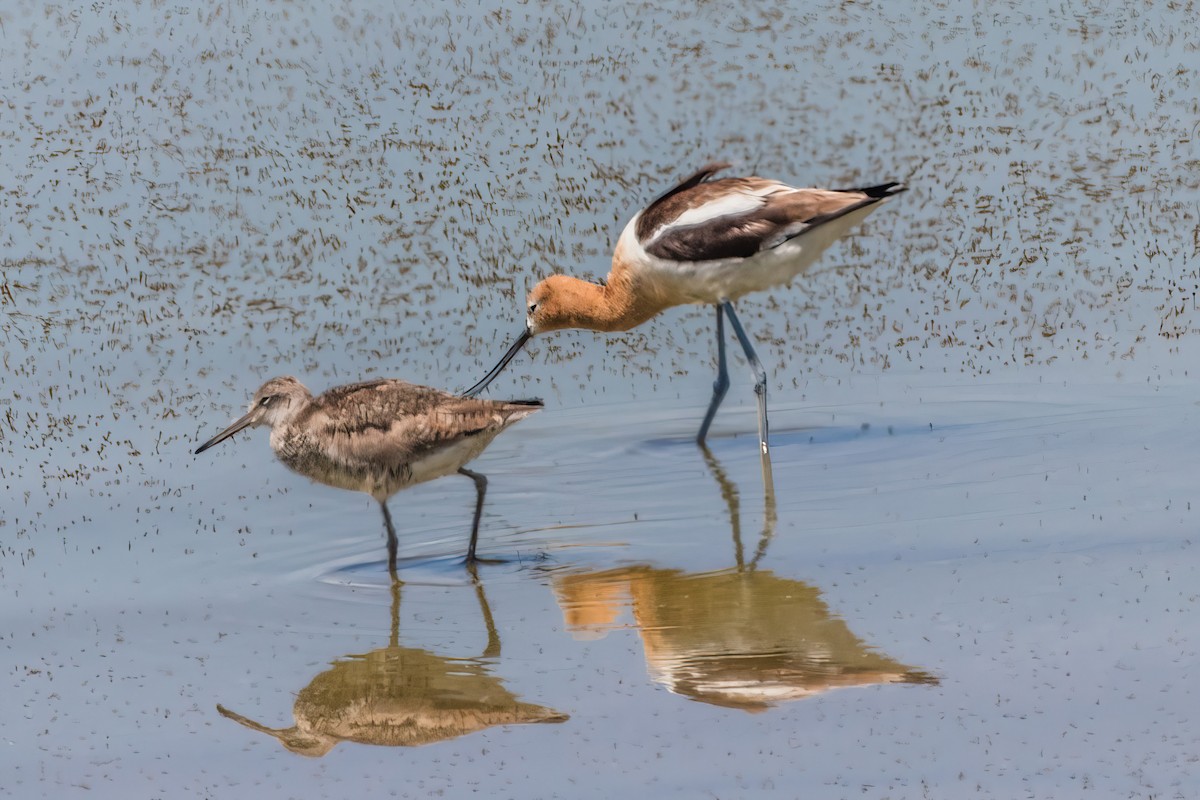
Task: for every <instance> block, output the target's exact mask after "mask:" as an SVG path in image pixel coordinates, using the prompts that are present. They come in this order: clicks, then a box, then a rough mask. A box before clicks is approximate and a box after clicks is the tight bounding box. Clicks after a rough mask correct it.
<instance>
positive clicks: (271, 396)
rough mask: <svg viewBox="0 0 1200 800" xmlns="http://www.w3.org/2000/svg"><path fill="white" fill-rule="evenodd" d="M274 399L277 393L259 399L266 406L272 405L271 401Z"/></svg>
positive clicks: (260, 403) (261, 404)
mask: <svg viewBox="0 0 1200 800" xmlns="http://www.w3.org/2000/svg"><path fill="white" fill-rule="evenodd" d="M274 399H275V395H270V396H268V397H264V398H263V399H262V400H260V401H258V404H259V405H260V406H263V407H264V408H265V407H267V406H269V405H271V401H272V400H274Z"/></svg>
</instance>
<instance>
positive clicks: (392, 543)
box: [379, 500, 400, 578]
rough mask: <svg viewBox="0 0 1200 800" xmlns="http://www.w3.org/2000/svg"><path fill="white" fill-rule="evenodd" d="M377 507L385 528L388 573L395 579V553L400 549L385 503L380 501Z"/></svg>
mask: <svg viewBox="0 0 1200 800" xmlns="http://www.w3.org/2000/svg"><path fill="white" fill-rule="evenodd" d="M379 507H380V508H382V509H383V524H384V526H385V527H386V528H387V537H388V572H390V573H392V577H393V578H395V577H396V551H397V550H399V549H400V542H399V540H398V539H396V529H395V528H394V527H393V526H392V515H391V513H390V512H389V511H388V507H387V501H386V500H381V501H380V503H379Z"/></svg>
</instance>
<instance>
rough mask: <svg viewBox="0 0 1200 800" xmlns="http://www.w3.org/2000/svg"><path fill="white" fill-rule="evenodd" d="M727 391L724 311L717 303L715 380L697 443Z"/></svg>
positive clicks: (727, 375) (727, 372) (703, 436)
mask: <svg viewBox="0 0 1200 800" xmlns="http://www.w3.org/2000/svg"><path fill="white" fill-rule="evenodd" d="M727 391H729V370H728V369H727V368H726V367H725V311H724V310H723V309H722V308H721V306H720V305H718V306H717V380H716V381H715V382H714V383H713V396H712V401H711V402H710V403H709V404H708V411H707V412H705V414H704V423H703V424H702V425H701V426H700V432H699V433H698V434H696V442H697V443H699V444H704V438H705V437H706V436H708V426H709V425H711V424H712V421H713V417H715V416H716V415H717V407H718V406H720V405H721V401H722V400H724V399H725V392H727Z"/></svg>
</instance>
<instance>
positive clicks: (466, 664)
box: [217, 576, 568, 756]
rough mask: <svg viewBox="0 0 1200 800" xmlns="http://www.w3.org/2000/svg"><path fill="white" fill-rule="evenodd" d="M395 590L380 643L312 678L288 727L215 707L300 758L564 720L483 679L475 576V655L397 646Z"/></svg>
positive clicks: (495, 650) (487, 614) (495, 640)
mask: <svg viewBox="0 0 1200 800" xmlns="http://www.w3.org/2000/svg"><path fill="white" fill-rule="evenodd" d="M473 577H474V576H473ZM400 586H401V583H400V582H399V581H393V582H392V633H391V639H390V641H389V643H388V646H387V647H382V648H380V649H378V650H372V651H371V652H369V653H365V654H363V655H350V656H346V657H345V658H343V659H340V660H338V661H335V662H334V663H333V667H332V668H330V669H329V670H327V671H325V672H322V673H321V674H320V675H317V676H316V677H315V678H313V679H312V681H310V682H309V684H308V686H306V687H304V688H303V689H301V690H300V692H299V693H298V694H297V695H296V702H295V705H294V706H293V710H292V713H293V716H294V717H295V720H296V722H295V724H294V725H292V726H291V727H290V728H268V727H266V726H264V725H261V724H259V723H257V722H254V721H253V720H250V719H248V718H246V717H244V716H242V715H241V714H237V713H235V712H233V711H230V710H229V709H227V708H225V707H224V706H221V705H218V706H217V710H218V711H220V712H221V715H222V716H224V717H228V718H229V719H232V720H235V721H237V722H240V723H241V724H242V725H245V726H246V727H247V728H250V729H251V730H256V731H259V732H261V733H265V734H267V735H269V736H273V737H274V738H276V739H278V740H279V742H280V743H281V744H282V745H283V746H284V747H286V748H287V749H288V750H291V751H292V752H293V753H300V754H301V755H306V756H323V755H325V754H326V753H328V752H329V751H330V750H332V749H333V747H334V745H336V744H337V743H338V742H343V741H345V742H358V743H360V744H376V745H387V746H391V747H413V746H416V745H422V744H431V743H433V742H441V741H445V740H447V739H454V738H457V737H459V736H465V735H467V734H469V733H475V732H477V731H482V730H484V729H486V728H491V727H494V726H497V725H518V724H523V723H533V722H563V721H565V720H566V719H568V717H567V715H566V714H560V713H559V712H557V711H555V710H553V709H550V708H546V707H544V706H538V705H534V704H532V703H523V702H521V701H519V700H518V699H517V698H516V696H515V695H513V694H512V692H510V691H508V690H507V689H505V688H504V686H503V684H502V683H501V682H500V679H499V678H496V677H493V676H492V675H491V674H489V672H488V660H490V659H494V658H496V657H498V656H499V655H500V637H499V635H498V634H497V632H496V626H495V623H494V622H493V621H492V614H491V610H490V609H489V608H488V605H487V598H486V597H485V596H484V593H483V586H482V585H481V584H480V583H479V581H478V578H477V577H476V578H475V589H476V592H477V593H478V596H479V606H480V609H481V611H482V613H483V618H484V621H485V623H486V624H487V630H488V646H487V648H486V649H485V650H484V652H483V655H482V657H481V658H450V657H448V656H440V655H437V654H435V653H430V652H429V651H428V650H421V649H418V648H415V647H401V646H400Z"/></svg>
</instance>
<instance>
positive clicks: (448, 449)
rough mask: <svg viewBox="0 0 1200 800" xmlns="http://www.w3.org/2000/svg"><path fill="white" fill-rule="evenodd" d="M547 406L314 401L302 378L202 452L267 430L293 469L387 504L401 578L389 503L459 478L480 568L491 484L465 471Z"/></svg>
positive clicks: (380, 395) (398, 388) (471, 551)
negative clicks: (469, 495) (468, 489)
mask: <svg viewBox="0 0 1200 800" xmlns="http://www.w3.org/2000/svg"><path fill="white" fill-rule="evenodd" d="M541 407H542V401H540V400H513V401H510V402H500V401H492V400H477V399H474V398H468V397H458V396H456V395H452V394H449V393H448V392H443V391H439V390H437V389H431V388H429V387H428V386H417V385H415V384H411V383H405V382H404V381H398V380H387V379H384V380H375V381H366V382H364V383H355V384H350V385H349V386H339V387H337V388H335V389H330V390H329V391H327V392H325V393H324V394H323V395H321V396H319V397H313V396H312V394H311V393H310V392H309V391H308V389H306V388H305V387H304V385H303V384H301V383H300V381H298V380H296V379H295V378H292V377H286V378H272V379H271V380H269V381H267V382H266V383H265V384H263V385H262V388H260V389H259V390H258V391H257V392H255V394H254V399H253V400H251V401H250V410H249V412H248V413H247V414H246V415H245V416H243V417H241V418H240V419H238V420H236V421H235V422H234V423H233V424H232V425H230V426H229V427H228V428H226V429H225V430H223V431H221V432H220V433H218V434H217V435H216V436H214V437H213V438H211V439H209V440H208V441H207V442H205V443H204V444H202V445H200V446H199V447H198V448H196V453H197V454H199V453H203V452H204V451H205V450H207V449H208V448H210V447H212V446H213V445H215V444H219V443H220V442H223V441H224V440H226V439H228V438H229V437H230V436H232V435H233V434H235V433H237V432H238V431H240V430H243V429H245V428H251V427H255V426H259V425H266V426H269V427H270V428H271V449H272V450H274V451H275V455H276V456H278V457H279V460H280V461H282V462H283V463H284V465H285V466H287V467H288V468H290V469H292V470H294V471H296V472H298V473H300V474H301V475H305V476H307V477H309V478H311V479H313V480H315V481H319V482H320V483H324V484H326V485H328V486H336V487H337V488H339V489H352V490H354V491H358V492H366V493H367V494H369V495H371V496H372V497H374V498H375V499H376V500H377V501H379V507H380V508H381V509H382V510H383V519H384V523H385V525H386V526H387V533H388V568H389V569H390V570H392V571H393V572H394V571H395V569H396V550H397V546H398V544H397V539H396V531H395V528H394V527H393V526H392V518H391V514H389V513H388V507H387V500H388V498H389V497H391V496H392V495H393V494H395V493H396V492H398V491H400V490H401V489H404V488H407V487H409V486H412V485H413V484H417V483H424V482H425V481H431V480H433V479H435V478H440V477H442V476H444V475H450V474H452V473H455V472H457V473H459V474H461V475H466V476H467V477H469V478H471V479H472V480H473V481H475V488H476V504H475V519H474V523H473V525H472V527H471V543H470V545H469V546H468V549H467V560H468V561H474V560H475V545H476V541H477V539H478V537H479V519H480V516H481V514H482V513H483V497H484V493H485V491H486V490H487V479H486V478H485V477H484V476H483V475H480V474H478V473H476V472H472V471H471V470H468V469H466V467H465V465H466V464H467V463H469V462H470V461H471V460H472V459H474V458H476V457H477V456H478V455H479V454H480V453H482V452H483V450H484V448H486V447H487V446H488V444H490V443H491V441H492V439H494V438H496V435H497V434H498V433H500V432H501V431H502V430H504V429H505V428H507V427H508V426H509V425H512V424H513V423H514V422H517V421H518V420H520V419H523V418H525V417H527V416H529V415H530V414H532V413H533V412H535V411H537V410H538V409H540V408H541Z"/></svg>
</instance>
